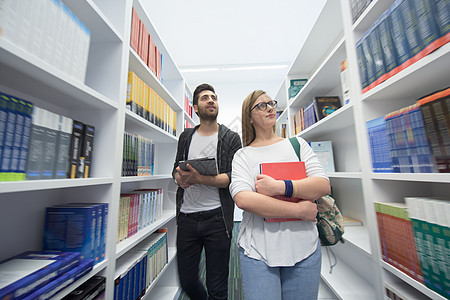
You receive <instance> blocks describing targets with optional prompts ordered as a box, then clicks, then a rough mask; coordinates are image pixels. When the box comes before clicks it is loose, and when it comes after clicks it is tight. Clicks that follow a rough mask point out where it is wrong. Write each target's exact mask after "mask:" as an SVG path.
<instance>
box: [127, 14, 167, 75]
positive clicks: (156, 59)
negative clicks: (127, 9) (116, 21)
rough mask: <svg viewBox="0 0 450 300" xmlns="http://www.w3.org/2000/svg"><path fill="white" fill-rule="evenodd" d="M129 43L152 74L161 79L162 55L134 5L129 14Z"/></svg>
mask: <svg viewBox="0 0 450 300" xmlns="http://www.w3.org/2000/svg"><path fill="white" fill-rule="evenodd" d="M130 45H131V48H133V50H134V51H135V52H136V53H137V54H138V55H139V57H140V58H141V59H142V60H143V61H144V63H145V64H146V65H147V66H148V67H149V68H150V70H151V71H152V72H153V74H155V76H156V77H157V78H158V79H159V80H160V81H162V63H163V55H162V54H161V51H160V50H159V49H158V47H157V46H156V45H155V42H154V41H153V39H152V36H151V35H150V34H149V33H148V31H147V28H146V27H145V24H144V22H142V20H141V19H140V18H139V16H138V14H137V12H136V10H135V9H134V7H133V11H132V15H131V38H130Z"/></svg>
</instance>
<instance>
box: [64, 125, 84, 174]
mask: <svg viewBox="0 0 450 300" xmlns="http://www.w3.org/2000/svg"><path fill="white" fill-rule="evenodd" d="M72 125H73V127H72V137H71V140H70V151H69V168H68V170H67V178H76V177H77V168H78V162H79V160H80V153H81V146H82V144H83V125H84V124H83V123H82V122H80V121H76V120H73V123H72Z"/></svg>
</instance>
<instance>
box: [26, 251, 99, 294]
mask: <svg viewBox="0 0 450 300" xmlns="http://www.w3.org/2000/svg"><path fill="white" fill-rule="evenodd" d="M93 262H94V261H93V260H92V259H82V260H80V262H79V263H78V265H76V266H75V267H74V268H73V269H71V270H70V271H68V272H66V273H64V274H62V275H61V276H59V277H57V278H56V279H54V280H52V281H51V282H49V283H47V284H46V285H44V286H43V287H41V288H40V289H38V290H36V291H35V292H33V293H32V294H30V295H29V296H27V297H25V298H24V300H46V299H50V298H52V297H53V296H55V295H56V294H57V293H59V292H60V291H61V290H63V289H64V288H66V287H68V286H69V285H71V284H72V283H74V282H75V281H77V280H78V279H80V278H81V277H83V276H84V275H86V274H87V273H89V272H90V271H91V270H92V267H93Z"/></svg>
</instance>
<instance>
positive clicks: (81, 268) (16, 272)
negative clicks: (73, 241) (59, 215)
mask: <svg viewBox="0 0 450 300" xmlns="http://www.w3.org/2000/svg"><path fill="white" fill-rule="evenodd" d="M92 267H93V260H92V259H82V258H81V256H80V253H78V252H61V251H28V252H24V253H22V254H19V255H17V256H14V257H11V258H9V259H6V260H4V261H2V262H0V277H1V278H2V282H1V285H0V299H27V300H31V299H50V298H52V297H53V296H54V295H56V294H57V293H58V292H60V291H61V290H62V289H64V288H65V287H67V286H69V285H71V284H72V283H73V282H75V281H77V280H78V279H79V278H81V277H83V276H84V275H86V274H87V273H89V272H90V271H91V270H92Z"/></svg>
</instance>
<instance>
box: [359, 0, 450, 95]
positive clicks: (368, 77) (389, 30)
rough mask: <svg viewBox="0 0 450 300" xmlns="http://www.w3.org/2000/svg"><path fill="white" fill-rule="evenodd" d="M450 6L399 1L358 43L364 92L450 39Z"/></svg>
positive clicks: (431, 2) (440, 3)
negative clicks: (449, 15)
mask: <svg viewBox="0 0 450 300" xmlns="http://www.w3.org/2000/svg"><path fill="white" fill-rule="evenodd" d="M448 10H449V4H448V3H447V2H445V1H444V2H441V1H430V0H424V1H415V0H397V1H395V3H394V4H393V5H392V6H391V7H390V8H389V9H388V10H387V11H386V12H384V13H383V15H382V16H381V17H380V18H379V19H378V20H377V21H375V23H373V24H372V26H371V27H370V28H369V29H368V30H367V31H366V32H365V33H364V35H363V36H362V38H361V39H360V40H359V41H358V42H357V43H356V52H357V59H358V67H359V73H360V76H361V85H362V92H363V93H365V92H367V91H369V90H370V89H372V88H373V87H375V86H377V85H378V84H380V83H381V82H383V81H385V80H386V79H388V78H390V77H392V76H393V75H395V74H397V73H398V72H400V71H402V70H403V69H405V68H407V67H408V66H410V65H412V64H413V63H415V62H416V61H418V60H420V59H422V58H423V57H425V56H426V55H428V54H430V53H431V52H433V51H434V50H436V49H438V48H439V47H441V46H443V45H445V44H446V43H447V42H448V41H449V40H450V26H448V22H449V20H448Z"/></svg>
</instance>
